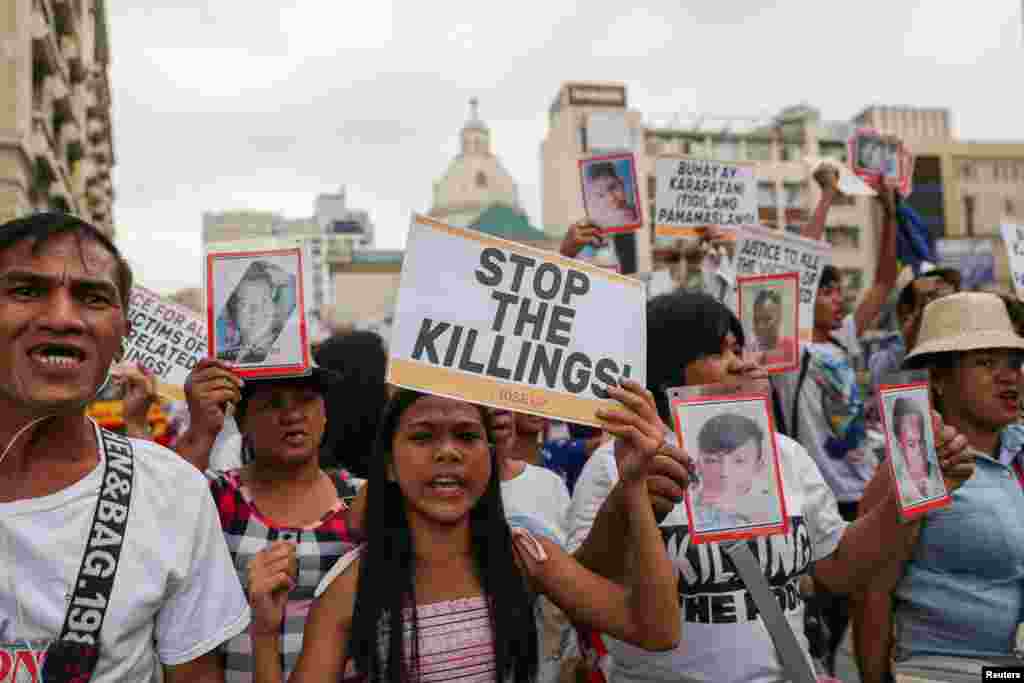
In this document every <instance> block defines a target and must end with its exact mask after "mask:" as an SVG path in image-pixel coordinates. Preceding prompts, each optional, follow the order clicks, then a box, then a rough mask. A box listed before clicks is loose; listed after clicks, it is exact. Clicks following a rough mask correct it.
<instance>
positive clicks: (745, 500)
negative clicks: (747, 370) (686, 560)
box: [694, 413, 781, 531]
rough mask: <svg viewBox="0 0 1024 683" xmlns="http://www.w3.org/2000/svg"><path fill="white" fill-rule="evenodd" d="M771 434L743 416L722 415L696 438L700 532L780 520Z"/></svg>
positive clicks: (697, 520) (705, 426)
mask: <svg viewBox="0 0 1024 683" xmlns="http://www.w3.org/2000/svg"><path fill="white" fill-rule="evenodd" d="M767 436H768V434H767V430H766V428H765V427H764V426H762V425H760V424H758V423H757V421H755V420H754V419H752V418H750V417H748V416H746V415H741V414H738V413H718V414H717V415H714V416H712V417H711V418H709V419H708V420H707V421H706V422H705V423H704V424H703V426H701V428H700V431H699V432H698V434H697V451H698V466H697V467H698V476H699V480H700V481H699V493H698V494H697V498H696V500H695V504H694V514H695V517H696V524H697V527H698V530H699V531H705V530H709V529H720V528H728V527H739V526H753V525H764V524H771V523H777V522H780V521H781V513H780V506H779V501H778V493H777V488H776V486H775V478H774V476H773V475H774V471H773V459H772V453H773V450H772V446H771V444H769V443H768V442H767V440H766V439H767Z"/></svg>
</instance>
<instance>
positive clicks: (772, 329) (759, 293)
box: [736, 273, 800, 374]
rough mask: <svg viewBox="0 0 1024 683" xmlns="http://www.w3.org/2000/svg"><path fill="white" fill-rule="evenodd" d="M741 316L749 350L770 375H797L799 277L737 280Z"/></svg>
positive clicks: (793, 274) (794, 275) (740, 278)
mask: <svg viewBox="0 0 1024 683" xmlns="http://www.w3.org/2000/svg"><path fill="white" fill-rule="evenodd" d="M736 286H737V306H738V308H739V311H738V315H739V318H740V322H741V323H742V325H743V330H744V332H745V333H746V335H747V347H748V349H749V350H750V351H751V352H752V353H753V355H754V357H755V358H756V359H757V360H758V361H759V364H760V365H762V366H764V368H765V370H767V371H768V372H769V373H770V374H779V373H784V372H794V371H795V370H797V369H798V367H799V364H800V361H799V358H800V354H799V350H800V343H799V330H800V305H799V302H800V276H799V275H798V274H797V273H779V274H778V275H755V276H749V277H739V278H737V279H736Z"/></svg>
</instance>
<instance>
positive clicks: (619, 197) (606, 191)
mask: <svg viewBox="0 0 1024 683" xmlns="http://www.w3.org/2000/svg"><path fill="white" fill-rule="evenodd" d="M594 188H595V189H596V190H597V195H598V197H601V198H602V199H604V201H606V202H607V203H608V205H609V206H611V207H613V208H616V209H625V208H626V206H627V202H626V199H627V197H626V188H625V187H624V186H623V184H622V181H621V180H619V179H618V178H610V177H608V176H602V177H600V178H598V179H597V180H595V181H594Z"/></svg>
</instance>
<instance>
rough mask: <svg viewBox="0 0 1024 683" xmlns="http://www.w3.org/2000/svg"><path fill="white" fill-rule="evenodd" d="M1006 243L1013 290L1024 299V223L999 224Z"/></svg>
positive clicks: (1019, 297) (1018, 296)
mask: <svg viewBox="0 0 1024 683" xmlns="http://www.w3.org/2000/svg"><path fill="white" fill-rule="evenodd" d="M999 229H1000V230H1001V231H1002V233H1003V242H1005V243H1006V257H1007V259H1008V263H1009V264H1010V273H1011V275H1012V276H1013V291H1014V292H1016V294H1017V298H1018V299H1024V225H1015V224H1013V223H1003V224H1002V225H1001V226H999Z"/></svg>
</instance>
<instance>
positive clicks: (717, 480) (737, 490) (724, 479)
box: [701, 440, 761, 504]
mask: <svg viewBox="0 0 1024 683" xmlns="http://www.w3.org/2000/svg"><path fill="white" fill-rule="evenodd" d="M759 455H760V446H759V444H758V443H757V441H755V440H751V441H748V442H747V443H745V444H743V445H742V446H740V447H738V448H737V449H736V450H734V451H729V452H721V453H702V454H701V465H702V467H701V475H702V476H703V478H704V489H703V493H702V494H701V495H702V499H703V500H704V502H707V503H714V504H735V503H736V502H738V501H739V500H740V499H741V498H742V497H743V496H746V495H748V494H749V493H750V491H751V489H752V488H753V486H754V480H755V479H756V478H757V476H758V474H759V472H760V469H761V463H760V460H759V458H758V456H759Z"/></svg>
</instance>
